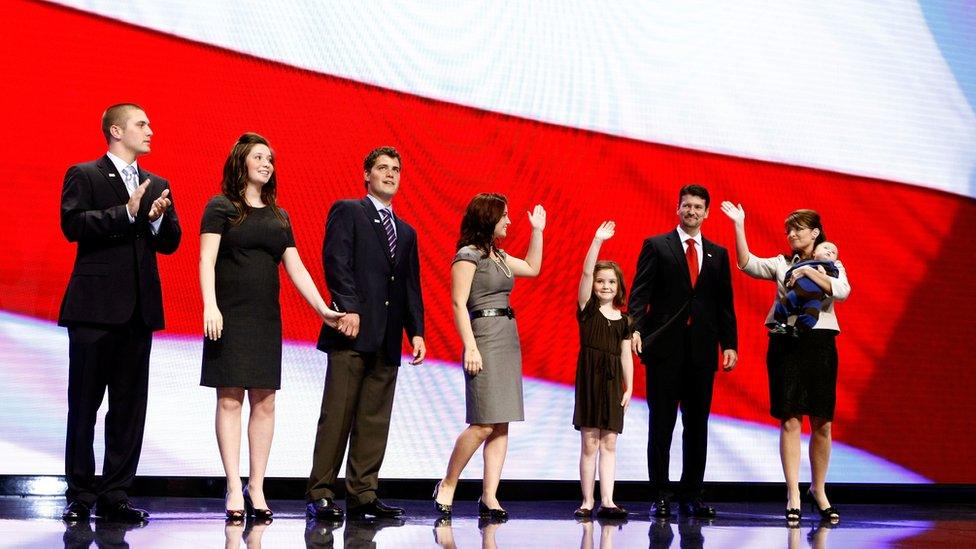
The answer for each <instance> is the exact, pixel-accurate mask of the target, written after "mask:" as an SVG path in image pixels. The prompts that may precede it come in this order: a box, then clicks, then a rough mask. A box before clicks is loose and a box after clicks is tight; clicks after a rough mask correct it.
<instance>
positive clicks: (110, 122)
mask: <svg viewBox="0 0 976 549" xmlns="http://www.w3.org/2000/svg"><path fill="white" fill-rule="evenodd" d="M135 109H138V110H140V111H145V109H143V108H142V107H140V106H139V105H136V104H135V103H119V104H117V105H112V106H111V107H109V108H107V109H105V113H103V114H102V135H104V136H105V142H106V143H111V142H112V126H119V127H120V128H121V127H123V126H125V121H126V119H127V118H128V117H129V112H130V111H132V110H135Z"/></svg>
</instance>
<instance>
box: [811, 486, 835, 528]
mask: <svg viewBox="0 0 976 549" xmlns="http://www.w3.org/2000/svg"><path fill="white" fill-rule="evenodd" d="M807 497H809V498H810V510H811V511H816V512H817V513H820V518H821V519H823V520H826V521H831V522H836V521H838V520H840V511H838V510H837V508H836V507H834V506H833V505H831V506H830V507H827V508H826V509H821V508H820V505H819V504H817V498H815V497H813V490H807Z"/></svg>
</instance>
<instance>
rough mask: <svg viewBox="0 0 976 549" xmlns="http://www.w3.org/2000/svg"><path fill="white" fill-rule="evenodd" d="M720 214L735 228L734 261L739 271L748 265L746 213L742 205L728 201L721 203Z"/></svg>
mask: <svg viewBox="0 0 976 549" xmlns="http://www.w3.org/2000/svg"><path fill="white" fill-rule="evenodd" d="M722 212H723V213H724V214H725V215H727V216H728V217H729V219H731V220H732V225H733V226H734V227H735V260H736V263H737V264H738V265H739V268H740V269H744V268H745V266H746V264H747V263H749V255H750V253H749V243H748V242H746V211H745V210H744V209H743V208H742V204H738V205H735V204H732V203H731V202H729V201H728V200H726V201H724V202H722Z"/></svg>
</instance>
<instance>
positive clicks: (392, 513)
mask: <svg viewBox="0 0 976 549" xmlns="http://www.w3.org/2000/svg"><path fill="white" fill-rule="evenodd" d="M367 515H371V516H374V517H376V518H397V517H402V516H403V509H402V508H400V507H393V506H391V505H386V504H385V503H383V502H382V501H380V500H378V499H374V500H373V501H371V502H369V503H364V504H362V505H357V506H355V507H350V508H349V518H350V519H352V520H360V519H363V518H366V516H367Z"/></svg>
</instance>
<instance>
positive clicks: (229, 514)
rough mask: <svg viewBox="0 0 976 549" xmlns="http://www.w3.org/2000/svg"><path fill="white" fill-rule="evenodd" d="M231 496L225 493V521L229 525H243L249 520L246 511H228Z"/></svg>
mask: <svg viewBox="0 0 976 549" xmlns="http://www.w3.org/2000/svg"><path fill="white" fill-rule="evenodd" d="M228 496H230V492H229V491H228V492H225V493H224V520H225V521H226V522H229V523H237V522H240V523H243V522H244V519H246V518H247V514H246V513H245V510H244V509H228V508H227V498H228Z"/></svg>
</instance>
